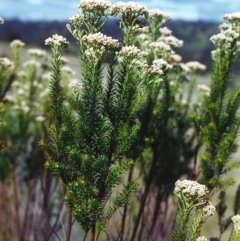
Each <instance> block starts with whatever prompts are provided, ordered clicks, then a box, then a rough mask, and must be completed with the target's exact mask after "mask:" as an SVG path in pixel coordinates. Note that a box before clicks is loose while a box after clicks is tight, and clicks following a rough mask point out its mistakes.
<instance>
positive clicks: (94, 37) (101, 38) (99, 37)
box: [82, 32, 120, 49]
mask: <svg viewBox="0 0 240 241" xmlns="http://www.w3.org/2000/svg"><path fill="white" fill-rule="evenodd" d="M82 40H83V41H84V42H86V43H87V44H89V45H91V46H93V47H97V48H101V47H102V46H103V47H105V48H110V49H115V48H118V47H119V46H120V44H119V42H118V40H116V39H113V38H112V37H109V36H106V35H104V34H102V33H100V32H98V33H94V34H88V35H84V36H83V37H82Z"/></svg>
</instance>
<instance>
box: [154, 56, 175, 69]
mask: <svg viewBox="0 0 240 241" xmlns="http://www.w3.org/2000/svg"><path fill="white" fill-rule="evenodd" d="M152 65H155V66H156V67H159V68H161V69H164V70H167V69H172V65H171V64H168V62H167V61H166V60H164V59H154V60H153V62H152Z"/></svg>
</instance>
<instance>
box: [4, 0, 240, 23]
mask: <svg viewBox="0 0 240 241" xmlns="http://www.w3.org/2000/svg"><path fill="white" fill-rule="evenodd" d="M121 1H123V2H127V1H126V0H121ZM134 1H136V2H138V3H140V4H142V5H144V6H145V7H147V8H148V9H156V8H158V9H160V10H162V11H164V12H166V13H168V14H169V15H170V16H171V18H172V19H173V20H176V19H182V20H191V21H197V20H204V21H222V16H223V15H224V14H226V13H234V12H240V0H134ZM79 2H80V0H0V17H2V18H3V19H11V18H17V19H20V20H65V21H67V20H68V19H69V18H70V17H71V16H73V15H75V14H77V13H78V4H79ZM110 2H111V3H115V2H117V0H111V1H110Z"/></svg>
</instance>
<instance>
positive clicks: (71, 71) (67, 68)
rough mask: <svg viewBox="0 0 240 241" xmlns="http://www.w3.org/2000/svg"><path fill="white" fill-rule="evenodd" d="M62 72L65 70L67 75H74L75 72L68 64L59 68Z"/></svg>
mask: <svg viewBox="0 0 240 241" xmlns="http://www.w3.org/2000/svg"><path fill="white" fill-rule="evenodd" d="M61 70H62V72H65V73H66V74H69V75H75V72H74V71H73V70H72V68H71V67H69V66H63V67H62V68H61Z"/></svg>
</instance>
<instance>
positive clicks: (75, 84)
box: [68, 79, 82, 93]
mask: <svg viewBox="0 0 240 241" xmlns="http://www.w3.org/2000/svg"><path fill="white" fill-rule="evenodd" d="M68 87H69V88H70V90H71V91H72V92H73V93H79V92H80V90H81V89H82V83H81V82H80V81H79V80H77V79H71V80H70V83H69V84H68Z"/></svg>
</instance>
